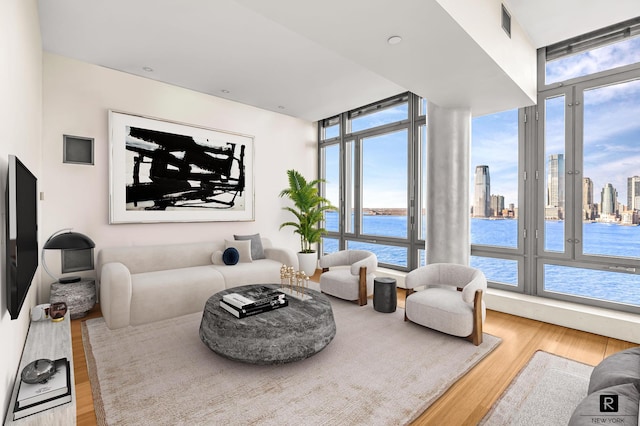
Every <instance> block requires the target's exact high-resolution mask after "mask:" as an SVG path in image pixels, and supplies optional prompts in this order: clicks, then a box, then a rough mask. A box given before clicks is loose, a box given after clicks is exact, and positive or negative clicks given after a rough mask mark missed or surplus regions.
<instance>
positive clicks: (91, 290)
mask: <svg viewBox="0 0 640 426" xmlns="http://www.w3.org/2000/svg"><path fill="white" fill-rule="evenodd" d="M54 302H65V303H66V304H67V310H68V311H69V312H70V313H71V319H76V318H82V317H84V316H85V315H87V312H89V311H90V310H91V308H93V307H94V306H95V304H96V282H95V280H82V281H78V282H75V283H68V284H62V283H53V284H51V295H50V296H49V303H54Z"/></svg>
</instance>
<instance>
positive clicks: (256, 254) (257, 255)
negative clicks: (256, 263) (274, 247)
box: [233, 234, 265, 260]
mask: <svg viewBox="0 0 640 426" xmlns="http://www.w3.org/2000/svg"><path fill="white" fill-rule="evenodd" d="M233 238H234V239H235V240H237V241H242V240H251V259H253V260H257V259H264V258H265V257H264V249H263V248H262V239H261V238H260V234H253V235H234V236H233Z"/></svg>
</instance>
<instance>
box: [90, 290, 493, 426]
mask: <svg viewBox="0 0 640 426" xmlns="http://www.w3.org/2000/svg"><path fill="white" fill-rule="evenodd" d="M330 299H331V303H332V306H333V310H334V316H335V320H336V326H337V333H336V337H335V338H334V340H333V341H332V342H331V343H330V344H329V345H328V346H327V347H326V348H325V349H324V350H323V351H321V352H319V353H318V354H316V355H314V356H312V357H310V358H307V359H305V360H303V361H299V362H295V363H290V364H285V365H280V366H257V365H249V364H242V363H239V362H235V361H230V360H227V359H224V358H222V357H220V356H218V355H216V354H215V353H213V352H212V351H210V350H209V349H208V348H207V347H206V346H205V345H204V344H203V343H202V342H201V341H200V338H199V337H198V328H199V326H200V319H201V316H202V315H201V314H199V313H197V314H192V315H187V316H184V317H179V318H176V319H174V320H168V321H162V322H157V323H153V324H147V325H142V326H138V327H127V328H124V329H120V330H113V331H112V330H109V329H108V328H107V327H106V325H105V323H104V320H103V319H102V318H96V319H92V320H88V321H86V322H85V323H83V341H84V345H85V353H86V354H87V365H88V369H89V376H90V379H91V386H92V389H93V394H94V402H95V409H96V415H97V418H98V424H101V425H104V424H106V425H127V426H130V425H149V424H153V425H207V424H233V425H241V424H246V425H249V424H250V425H300V424H304V425H319V424H322V425H343V424H344V425H347V424H348V425H399V424H405V423H408V422H410V421H411V420H413V419H415V418H416V417H417V416H419V415H420V414H421V413H422V412H423V411H424V410H425V409H426V408H427V407H428V406H429V405H430V404H431V403H433V402H434V401H435V400H436V399H437V398H438V397H439V396H440V395H442V394H443V393H444V392H445V391H446V390H447V389H448V388H449V387H450V386H451V385H452V384H453V383H455V381H456V380H458V379H459V378H460V377H461V376H463V375H464V374H465V373H466V372H467V371H469V370H470V369H471V368H472V367H473V366H474V365H476V364H477V363H478V362H479V361H480V360H481V359H483V358H484V357H485V356H486V355H487V354H489V353H490V352H491V351H492V350H493V349H495V348H496V347H497V346H498V345H499V344H500V341H501V340H500V339H499V338H497V337H494V336H491V335H487V334H485V335H484V343H483V344H482V345H480V346H474V345H473V344H472V343H470V342H469V341H467V340H465V339H460V338H457V337H452V336H448V335H445V334H442V333H438V332H435V331H431V330H429V329H427V328H424V327H421V326H418V325H415V324H412V323H409V322H404V321H403V316H404V311H403V310H402V309H398V310H397V311H396V312H395V313H390V314H385V313H380V312H376V311H374V310H373V307H372V303H371V302H370V303H369V304H368V305H367V306H363V307H359V306H357V305H356V304H354V303H349V302H344V301H341V300H338V299H334V298H330Z"/></svg>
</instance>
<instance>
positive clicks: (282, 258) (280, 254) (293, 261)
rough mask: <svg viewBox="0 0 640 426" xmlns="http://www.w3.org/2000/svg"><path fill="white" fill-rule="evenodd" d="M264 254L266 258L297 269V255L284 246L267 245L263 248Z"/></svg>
mask: <svg viewBox="0 0 640 426" xmlns="http://www.w3.org/2000/svg"><path fill="white" fill-rule="evenodd" d="M264 256H265V257H266V258H267V259H271V260H275V261H276V262H280V263H282V264H283V265H287V266H293V267H294V268H295V270H296V271H297V270H298V256H296V254H295V253H294V252H293V250H289V249H286V248H276V247H269V248H265V249H264Z"/></svg>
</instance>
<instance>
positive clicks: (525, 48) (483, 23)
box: [436, 0, 538, 116]
mask: <svg viewBox="0 0 640 426" xmlns="http://www.w3.org/2000/svg"><path fill="white" fill-rule="evenodd" d="M436 1H437V2H438V3H439V4H440V5H441V6H442V7H443V8H444V9H445V10H446V11H447V12H448V13H449V14H450V15H451V17H452V18H453V19H455V20H456V21H457V22H458V23H459V24H460V26H461V27H462V28H464V30H465V31H466V32H467V33H468V34H469V36H471V37H472V38H473V39H474V40H475V42H476V43H478V45H479V46H480V47H481V48H482V50H483V51H484V52H486V54H488V55H489V56H491V58H492V59H493V60H494V61H495V62H496V64H498V66H499V67H500V68H502V69H503V70H504V72H505V73H506V74H507V75H508V76H509V77H510V78H511V79H512V80H513V81H514V82H515V83H516V84H517V85H518V86H519V87H520V88H521V89H522V91H523V92H524V93H526V95H527V96H528V97H529V99H530V102H529V105H532V104H533V103H534V102H535V100H536V98H537V93H538V92H537V68H536V64H537V56H536V48H535V46H534V45H533V43H532V42H531V40H530V39H529V37H528V36H527V34H526V33H525V32H524V30H523V29H522V27H521V26H520V24H519V23H518V21H516V19H515V16H513V15H511V37H509V36H507V34H506V33H505V32H504V30H503V29H502V8H501V5H502V3H503V1H502V0H475V1H465V2H461V1H458V0H436ZM507 10H508V8H507ZM508 11H509V10H508ZM509 13H511V12H510V11H509ZM495 112H499V111H495ZM475 115H476V114H474V116H475Z"/></svg>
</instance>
